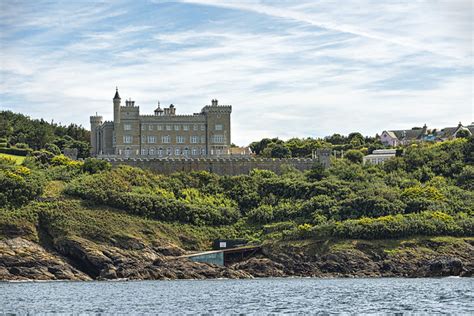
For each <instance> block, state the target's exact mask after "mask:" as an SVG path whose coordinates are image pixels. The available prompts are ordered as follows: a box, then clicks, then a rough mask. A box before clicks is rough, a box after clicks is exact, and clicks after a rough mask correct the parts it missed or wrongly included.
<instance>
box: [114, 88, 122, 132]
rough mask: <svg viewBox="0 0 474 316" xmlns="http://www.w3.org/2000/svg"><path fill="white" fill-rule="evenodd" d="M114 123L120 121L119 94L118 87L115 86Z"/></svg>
mask: <svg viewBox="0 0 474 316" xmlns="http://www.w3.org/2000/svg"><path fill="white" fill-rule="evenodd" d="M113 100H114V123H116V124H117V123H120V101H121V99H120V95H119V93H118V88H117V87H116V88H115V96H114V99H113Z"/></svg>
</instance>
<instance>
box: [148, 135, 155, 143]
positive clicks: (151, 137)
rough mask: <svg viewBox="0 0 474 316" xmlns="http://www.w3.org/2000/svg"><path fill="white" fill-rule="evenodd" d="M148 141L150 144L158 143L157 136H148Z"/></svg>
mask: <svg viewBox="0 0 474 316" xmlns="http://www.w3.org/2000/svg"><path fill="white" fill-rule="evenodd" d="M147 141H148V143H149V144H154V143H156V136H148V137H147Z"/></svg>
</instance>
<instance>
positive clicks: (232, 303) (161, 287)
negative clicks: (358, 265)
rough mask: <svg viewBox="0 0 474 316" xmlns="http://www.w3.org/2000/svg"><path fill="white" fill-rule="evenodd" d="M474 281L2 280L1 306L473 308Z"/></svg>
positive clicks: (152, 310)
mask: <svg viewBox="0 0 474 316" xmlns="http://www.w3.org/2000/svg"><path fill="white" fill-rule="evenodd" d="M473 288H474V281H473V279H471V278H439V279H435V278H433V279H394V278H392V279H391V278H384V279H315V278H301V279H298V278H291V279H289V278H288V279H278V278H276V279H253V280H202V281H186V280H181V281H133V282H131V281H129V282H41V283H36V282H35V283H31V282H30V283H0V314H1V313H5V314H6V313H18V314H26V313H32V314H36V313H40V312H41V313H93V314H101V313H107V314H118V313H119V314H129V313H138V314H156V313H164V314H176V313H179V314H183V313H192V314H195V313H199V314H235V313H248V314H252V313H253V314H272V313H273V314H280V313H296V314H308V313H311V314H326V313H329V312H331V313H334V312H335V313H361V314H367V313H391V314H393V313H426V314H432V313H441V314H443V313H444V314H446V313H450V314H469V313H471V312H472V311H473V310H474V304H473V292H472V289H473Z"/></svg>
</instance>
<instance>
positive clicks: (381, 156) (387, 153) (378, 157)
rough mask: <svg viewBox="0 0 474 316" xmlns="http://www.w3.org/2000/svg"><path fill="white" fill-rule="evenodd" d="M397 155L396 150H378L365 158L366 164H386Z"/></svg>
mask: <svg viewBox="0 0 474 316" xmlns="http://www.w3.org/2000/svg"><path fill="white" fill-rule="evenodd" d="M395 155H396V150H395V149H377V150H374V151H373V152H372V153H371V154H370V155H367V156H364V164H367V163H369V164H373V165H378V164H381V163H384V162H385V161H387V160H388V159H392V158H393V157H395Z"/></svg>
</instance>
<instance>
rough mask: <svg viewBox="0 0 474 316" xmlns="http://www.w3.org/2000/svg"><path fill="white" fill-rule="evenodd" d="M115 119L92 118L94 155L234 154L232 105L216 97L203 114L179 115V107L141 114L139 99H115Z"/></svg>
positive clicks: (203, 155) (166, 156) (116, 95)
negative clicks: (123, 101)
mask: <svg viewBox="0 0 474 316" xmlns="http://www.w3.org/2000/svg"><path fill="white" fill-rule="evenodd" d="M113 107H114V120H113V122H110V121H107V122H104V121H103V119H102V117H101V116H98V115H95V116H91V117H90V123H91V145H92V155H93V156H99V157H117V158H198V157H222V156H228V155H229V154H230V144H231V133H230V130H231V126H230V124H231V123H230V115H231V112H232V106H230V105H218V101H217V100H212V102H211V105H206V106H204V107H203V108H202V109H201V111H200V112H199V113H194V114H192V115H177V114H176V107H175V106H174V105H173V104H171V105H170V106H169V107H165V108H163V109H162V108H161V106H160V104H159V103H158V107H157V109H156V110H155V111H154V114H153V115H141V114H140V107H139V106H136V105H135V101H132V100H126V101H125V106H122V104H121V98H120V95H119V93H118V90H117V91H116V93H115V96H114V98H113Z"/></svg>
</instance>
